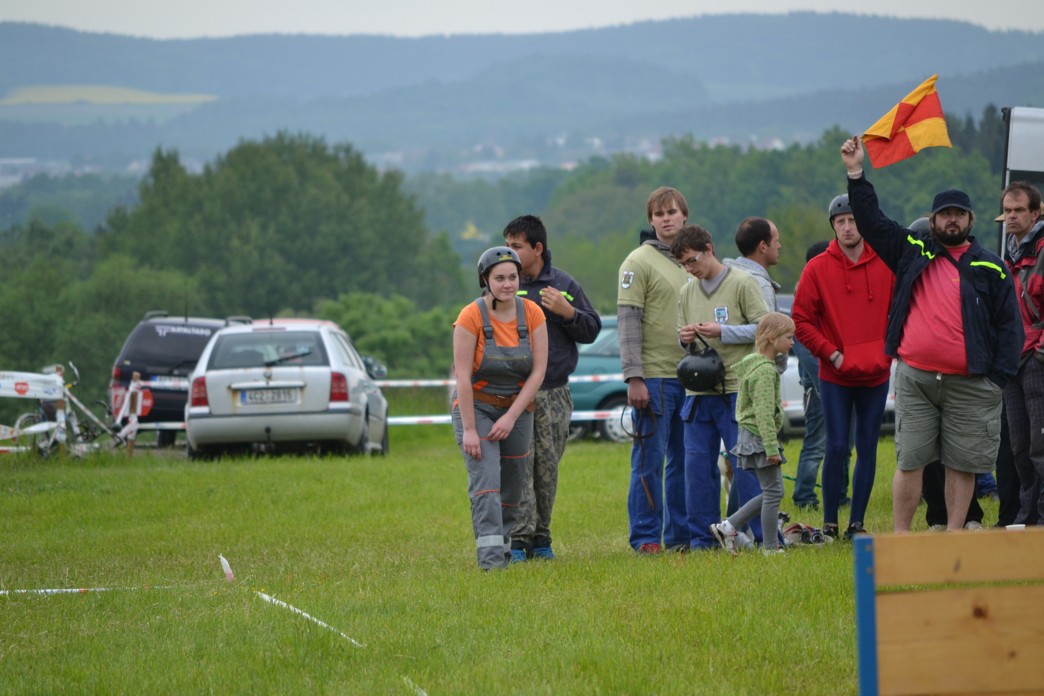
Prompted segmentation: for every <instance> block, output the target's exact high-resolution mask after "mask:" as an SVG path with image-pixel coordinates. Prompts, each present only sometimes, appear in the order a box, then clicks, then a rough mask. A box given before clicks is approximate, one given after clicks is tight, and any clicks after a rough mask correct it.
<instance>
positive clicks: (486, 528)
mask: <svg viewBox="0 0 1044 696" xmlns="http://www.w3.org/2000/svg"><path fill="white" fill-rule="evenodd" d="M476 302H477V303H478V306H479V310H480V312H481V314H482V332H483V335H484V336H485V339H486V346H485V351H484V352H483V355H482V362H481V364H480V365H479V368H478V371H477V372H475V373H474V374H473V375H472V376H471V383H472V385H476V384H479V383H484V384H481V391H482V392H484V393H485V394H488V395H492V396H501V397H510V396H512V395H515V394H518V392H519V391H520V390H521V388H522V387H521V384H522V383H523V382H525V381H526V379H527V378H528V377H529V373H530V372H531V371H532V369H533V351H532V349H531V348H530V346H529V328H528V326H527V325H526V310H525V307H524V306H523V304H522V300H521V299H519V298H515V318H516V322H517V326H518V346H514V347H505V346H498V345H497V344H496V341H495V339H494V338H493V326H492V324H491V323H490V319H489V311H488V310H487V308H486V303H485V302H484V301H483V300H482V299H481V298H480V299H478V300H476ZM476 391H477V390H476ZM507 409H508V407H507V406H505V407H504V408H500V407H497V406H494V405H492V404H487V403H482V402H481V401H478V400H477V399H476V400H475V429H476V430H477V431H478V436H479V444H480V447H481V450H482V459H481V460H478V459H475V458H473V457H471V456H469V455H468V454H467V453H466V452H464V447H463V443H464V423H463V421H462V420H461V417H460V406H459V404H458V403H457V395H456V392H454V394H453V430H454V433H455V434H456V436H457V445H458V446H459V447H460V448H461V452H462V453H463V454H464V464H465V466H466V467H467V469H468V497H469V498H470V499H471V524H472V527H473V528H474V532H475V546H476V549H477V556H478V564H479V566H480V567H482V568H497V567H501V566H505V565H507V562H508V559H509V558H510V556H511V528H512V527H513V526H514V524H515V517H516V516H517V515H518V505H519V501H520V500H521V499H522V485H523V483H524V481H525V466H526V462H527V461H528V458H529V449H530V446H531V445H532V442H533V414H532V412H530V411H528V410H527V411H523V412H522V415H520V416H519V417H518V420H516V421H515V428H514V430H512V431H511V434H510V435H508V437H507V438H506V439H504V440H500V441H497V442H491V441H490V440H489V439H488V438H489V431H490V429H491V428H492V427H493V424H494V423H495V422H496V421H497V419H498V418H500V417H501V416H503V415H504V414H505V413H506V412H507Z"/></svg>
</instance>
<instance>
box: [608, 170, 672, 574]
mask: <svg viewBox="0 0 1044 696" xmlns="http://www.w3.org/2000/svg"><path fill="white" fill-rule="evenodd" d="M646 214H647V216H648V219H649V222H650V223H651V224H652V228H653V233H652V234H648V233H645V232H643V239H642V243H641V245H640V246H639V247H638V248H637V249H635V250H634V251H632V252H631V253H630V254H629V255H628V256H627V258H626V259H624V262H623V264H621V266H620V277H619V287H618V291H617V293H618V294H617V318H618V326H619V335H620V362H621V366H622V368H623V376H624V379H625V380H626V381H627V403H628V404H629V405H630V406H631V407H632V408H633V411H632V412H631V423H632V425H633V427H634V430H633V432H634V433H635V435H636V438H635V441H634V444H633V445H632V447H631V481H630V489H629V490H628V494H627V515H628V518H629V521H630V544H631V548H633V549H634V550H635V551H637V552H638V553H640V554H658V553H662V552H663V550H664V547H666V548H667V549H670V550H679V549H688V547H689V529H688V524H687V519H686V514H685V468H684V458H685V452H684V449H683V447H684V441H683V436H682V423H681V407H682V404H683V402H684V400H685V390H684V389H683V388H682V385H681V382H679V381H678V373H677V366H678V361H679V360H681V359H682V357H683V356H684V351H682V349H681V346H680V345H679V344H678V335H677V333H676V332H675V330H674V322H675V316H676V314H677V311H678V310H677V308H678V291H679V290H680V289H681V287H682V286H683V285H685V284H686V283H687V282H688V280H689V277H688V275H687V274H686V273H685V271H684V270H683V269H682V267H681V266H680V265H679V264H678V262H677V261H676V260H675V259H674V257H673V256H671V252H670V244H671V242H672V241H673V240H674V237H675V235H677V234H678V230H680V229H681V228H682V226H683V225H684V224H685V220H686V218H687V217H688V215H689V208H688V205H687V204H686V203H685V197H684V196H682V195H681V193H680V192H678V191H677V190H675V189H672V188H669V187H666V186H664V187H661V188H658V189H656V190H655V191H653V192H652V194H650V195H649V199H648V201H646ZM665 460H666V463H665Z"/></svg>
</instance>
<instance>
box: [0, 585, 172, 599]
mask: <svg viewBox="0 0 1044 696" xmlns="http://www.w3.org/2000/svg"><path fill="white" fill-rule="evenodd" d="M174 587H175V586H174V585H156V586H151V585H145V586H144V587H60V588H47V589H32V590H0V596H4V595H16V594H35V595H57V594H87V593H89V592H120V591H130V590H170V589H174Z"/></svg>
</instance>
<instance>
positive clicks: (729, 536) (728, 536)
mask: <svg viewBox="0 0 1044 696" xmlns="http://www.w3.org/2000/svg"><path fill="white" fill-rule="evenodd" d="M710 531H711V534H713V535H714V538H715V539H717V540H718V543H719V544H721V548H723V549H725V550H726V551H728V552H729V553H730V554H731V555H733V556H735V555H737V554H738V553H739V552H738V551H737V550H736V537H737V536H739V533H738V532H736V531H733V532H731V533H730V532H726V531H725V526H724V525H723V524H721V523H715V524H712V525H711V526H710Z"/></svg>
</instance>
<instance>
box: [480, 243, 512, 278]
mask: <svg viewBox="0 0 1044 696" xmlns="http://www.w3.org/2000/svg"><path fill="white" fill-rule="evenodd" d="M505 261H510V262H512V263H513V264H515V266H516V267H517V268H518V272H519V273H521V272H522V262H521V261H520V260H519V258H518V254H516V253H515V250H514V249H512V248H510V247H506V246H495V247H492V248H490V249H486V250H485V251H483V252H482V256H480V257H479V260H478V276H479V287H480V288H484V287H486V276H488V275H489V271H490V269H492V268H493V267H494V266H496V265H497V264H498V263H504V262H505Z"/></svg>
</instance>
